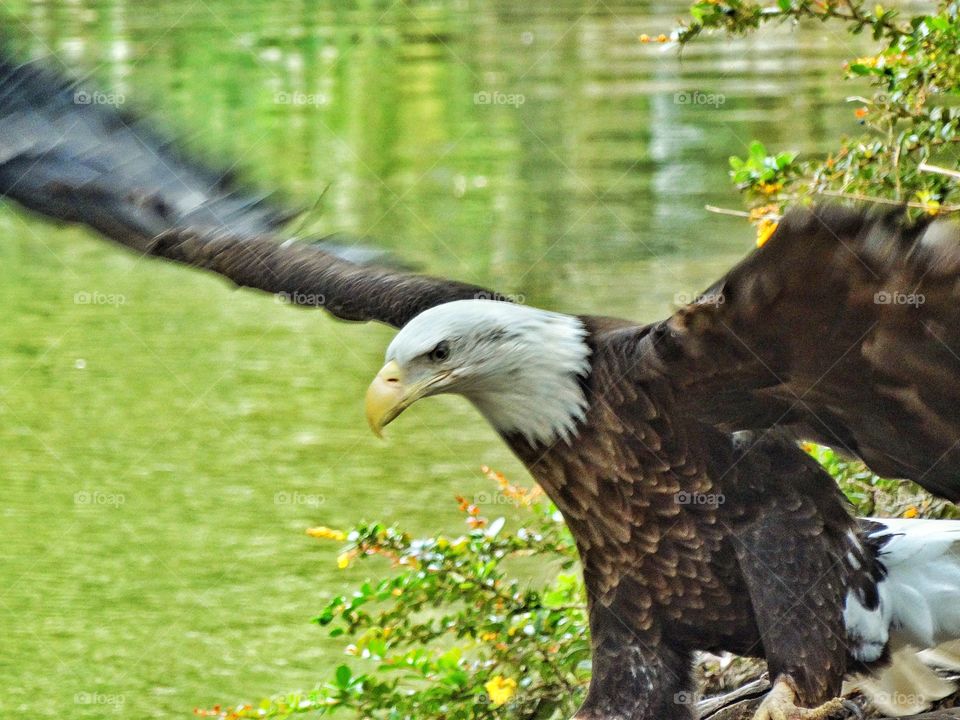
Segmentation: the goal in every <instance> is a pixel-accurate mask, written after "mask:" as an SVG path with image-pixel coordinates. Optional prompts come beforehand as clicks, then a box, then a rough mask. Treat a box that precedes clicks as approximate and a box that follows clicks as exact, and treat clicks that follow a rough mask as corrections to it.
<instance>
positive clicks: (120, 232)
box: [0, 49, 500, 327]
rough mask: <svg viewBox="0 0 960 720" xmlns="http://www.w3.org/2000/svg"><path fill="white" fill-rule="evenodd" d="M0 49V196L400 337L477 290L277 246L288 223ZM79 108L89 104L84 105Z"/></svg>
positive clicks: (294, 245)
mask: <svg viewBox="0 0 960 720" xmlns="http://www.w3.org/2000/svg"><path fill="white" fill-rule="evenodd" d="M97 97H98V96H97V95H96V92H95V91H93V90H90V89H88V88H86V87H84V86H82V85H79V84H77V83H76V82H74V81H72V80H71V79H69V78H67V77H65V76H63V75H62V74H60V73H59V72H57V71H55V70H53V69H52V68H51V67H49V66H46V65H44V64H41V63H37V62H34V63H26V64H24V63H18V62H17V61H16V60H13V59H11V58H10V57H9V56H7V54H6V53H5V51H3V50H2V49H0V196H5V197H8V198H11V199H13V200H16V201H17V202H19V203H20V204H21V205H23V206H24V207H26V208H29V209H30V210H33V211H35V212H38V213H40V214H41V215H44V216H47V217H49V218H53V219H57V220H63V221H67V222H76V223H81V224H83V225H86V226H88V227H90V228H92V229H94V230H96V231H98V232H99V233H101V234H103V235H105V236H106V237H108V238H111V239H113V240H115V241H117V242H119V243H120V244H122V245H125V246H126V247H128V248H130V249H131V250H133V251H135V252H138V253H145V254H148V255H153V256H156V257H160V258H164V259H167V260H172V261H176V262H179V263H184V264H187V265H191V266H194V267H198V268H201V269H204V270H208V271H211V272H214V273H217V274H219V275H222V276H223V277H225V278H227V279H228V280H230V281H232V282H234V283H236V284H237V285H240V286H244V287H250V288H256V289H259V290H263V291H266V292H270V293H277V294H282V295H283V296H284V297H285V298H287V299H288V300H289V301H290V302H291V303H295V304H303V305H315V306H321V307H323V308H325V309H326V310H328V311H329V312H330V313H332V314H333V315H335V316H336V317H339V318H342V319H346V320H376V321H380V322H385V323H388V324H391V325H394V326H397V327H400V326H402V325H404V324H405V323H406V322H407V321H409V320H410V319H411V318H413V317H414V316H416V315H417V314H418V313H420V312H422V311H423V310H425V309H427V308H429V307H432V306H434V305H439V304H441V303H444V302H449V301H451V300H461V299H468V298H473V297H484V298H499V297H500V296H498V295H495V294H494V293H491V292H490V291H487V290H484V289H483V288H481V287H478V286H474V285H468V284H464V283H457V282H452V281H448V280H444V279H439V278H432V277H427V276H420V275H415V274H412V273H404V272H398V271H395V270H392V269H387V268H380V267H372V266H368V265H361V264H357V263H354V262H350V261H349V260H347V259H346V258H345V257H343V253H338V252H336V251H334V250H333V249H331V248H330V247H326V246H324V245H323V244H322V243H315V242H297V241H291V240H287V241H286V242H284V241H283V238H282V232H283V227H284V224H285V223H287V222H288V221H289V220H290V219H291V218H292V217H293V216H294V215H295V214H296V213H295V212H292V211H290V210H289V209H288V208H286V207H284V206H283V205H282V204H281V203H279V202H278V201H277V200H276V199H275V198H274V197H272V196H270V195H266V194H262V193H256V192H253V191H250V190H248V189H246V188H243V187H241V186H240V185H239V184H238V183H237V182H236V181H235V179H234V178H233V177H232V174H231V173H228V172H220V171H217V170H215V169H214V168H211V167H207V166H205V165H203V164H201V163H199V162H197V161H195V160H192V159H190V158H188V157H187V156H186V155H185V154H184V153H182V152H181V151H180V150H178V149H177V146H176V144H175V143H174V142H172V141H171V139H170V138H168V137H166V136H164V135H163V134H162V133H160V132H158V131H157V130H156V129H155V128H154V127H152V126H151V125H150V124H149V123H148V122H147V121H145V120H143V119H142V118H140V117H138V116H136V115H135V114H133V113H128V112H121V111H119V110H117V109H116V108H115V107H112V106H110V105H106V104H101V103H99V102H94V101H93V100H94V99H95V98H97ZM85 100H86V102H84V101H85Z"/></svg>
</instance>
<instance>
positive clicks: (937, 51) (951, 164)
mask: <svg viewBox="0 0 960 720" xmlns="http://www.w3.org/2000/svg"><path fill="white" fill-rule="evenodd" d="M690 14H691V18H692V20H691V21H690V22H689V23H687V24H684V25H681V26H680V27H679V28H678V29H677V30H675V31H674V33H673V37H674V39H676V40H677V41H678V42H679V43H680V44H681V45H683V44H685V43H688V42H690V41H691V40H693V39H694V38H695V37H697V36H698V35H700V34H701V33H703V32H707V31H712V30H723V31H726V32H729V33H735V34H742V33H745V32H748V31H751V30H754V29H756V28H758V27H760V26H761V25H763V24H764V23H768V22H773V21H777V22H784V21H788V22H797V21H803V20H806V21H810V20H816V21H821V22H828V21H832V22H840V23H843V24H845V25H846V27H847V30H848V31H849V32H850V33H851V34H854V35H857V34H861V33H864V32H868V33H869V34H870V35H871V36H872V38H873V39H874V40H875V41H877V43H878V48H877V52H876V53H875V54H873V55H870V56H867V57H860V58H851V59H850V61H849V62H848V63H847V65H846V69H845V77H846V79H848V80H851V81H852V86H851V92H852V93H858V94H857V95H855V96H854V97H851V101H853V102H854V103H856V108H855V109H854V110H853V112H854V114H855V116H856V118H857V119H858V120H859V121H860V123H861V124H862V125H863V126H864V132H863V133H861V134H859V135H855V136H853V137H844V138H842V139H841V140H840V142H839V144H838V145H837V147H836V149H835V150H834V151H833V152H831V153H829V154H828V155H826V156H820V157H803V158H795V156H794V155H793V154H791V153H789V152H778V153H776V154H768V153H767V151H766V150H765V149H764V147H763V145H761V144H760V143H754V144H753V145H752V146H751V148H750V153H749V155H748V156H747V157H746V158H739V157H734V158H731V160H730V164H731V177H732V178H733V181H734V182H735V183H736V184H737V186H738V187H739V188H740V189H741V190H743V191H744V193H745V199H746V201H747V204H748V205H749V206H750V207H751V208H755V209H757V208H761V206H762V210H763V212H755V213H752V218H753V219H754V220H758V219H759V218H760V217H762V216H763V215H765V214H768V213H769V212H770V210H771V208H776V209H782V208H783V207H784V206H785V205H786V204H789V203H794V202H798V201H806V200H809V199H811V198H814V197H816V196H820V195H827V196H831V197H846V198H850V199H856V200H862V201H868V202H869V201H892V202H895V203H906V204H908V205H909V206H910V207H913V208H916V209H917V210H919V211H923V212H927V213H929V214H939V213H945V212H955V211H956V210H958V209H960V207H958V205H957V203H958V192H960V191H958V178H957V176H956V175H955V174H954V175H951V174H942V173H938V172H935V171H931V170H929V169H927V168H926V166H924V163H926V164H927V165H939V166H945V167H946V168H948V169H952V168H955V167H956V165H957V141H958V136H957V129H958V125H960V107H957V104H958V103H957V98H958V85H957V81H958V78H960V21H958V15H960V2H957V1H956V0H950V1H944V0H941V2H940V3H939V4H938V6H937V7H936V11H935V12H931V13H930V14H926V15H917V16H915V17H910V18H904V17H901V13H900V12H899V11H898V10H896V9H893V8H885V7H883V6H882V5H880V4H876V5H872V6H868V3H866V2H862V1H860V0H844V1H843V2H838V1H836V0H779V1H778V2H752V1H750V0H722V1H720V0H716V1H712V2H699V3H696V4H695V5H694V6H693V7H692V8H691V10H690ZM864 88H865V89H866V92H865V93H864V94H863V95H860V94H859V93H861V92H863V90H864Z"/></svg>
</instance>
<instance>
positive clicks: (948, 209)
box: [816, 190, 960, 215]
mask: <svg viewBox="0 0 960 720" xmlns="http://www.w3.org/2000/svg"><path fill="white" fill-rule="evenodd" d="M816 194H817V195H826V196H828V197H837V198H843V199H845V200H858V201H860V202H869V203H876V204H878V205H897V206H899V207H910V208H916V209H918V210H930V206H929V205H927V204H926V203H921V202H913V201H909V202H904V201H903V200H891V199H890V198H881V197H873V196H871V195H861V194H860V193H848V192H838V191H836V190H820V191H818V192H817V193H816ZM957 211H960V205H940V206H939V207H938V208H937V215H946V214H947V213H955V212H957Z"/></svg>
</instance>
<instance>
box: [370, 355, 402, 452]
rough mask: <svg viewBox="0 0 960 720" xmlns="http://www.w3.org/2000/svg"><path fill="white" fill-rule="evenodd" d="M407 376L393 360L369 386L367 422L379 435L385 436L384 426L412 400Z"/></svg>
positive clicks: (375, 433)
mask: <svg viewBox="0 0 960 720" xmlns="http://www.w3.org/2000/svg"><path fill="white" fill-rule="evenodd" d="M405 377H406V374H405V373H404V372H403V368H402V367H400V365H399V364H398V363H397V362H396V361H395V360H391V361H390V362H388V363H387V364H386V365H384V366H383V367H382V368H381V369H380V372H378V373H377V376H376V377H375V378H374V379H373V382H372V383H370V387H369V388H367V399H366V406H367V423H368V424H369V425H370V429H371V430H373V434H374V435H376V436H377V437H383V428H384V427H386V426H387V425H388V424H389V423H390V421H391V420H393V419H394V418H395V417H397V415H399V414H400V413H402V412H403V411H404V410H405V409H406V408H407V406H408V405H409V404H410V402H412V400H411V401H410V402H407V387H406V385H404V380H405Z"/></svg>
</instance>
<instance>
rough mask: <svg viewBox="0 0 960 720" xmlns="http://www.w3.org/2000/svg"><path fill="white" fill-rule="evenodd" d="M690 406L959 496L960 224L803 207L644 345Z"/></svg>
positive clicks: (645, 358)
mask: <svg viewBox="0 0 960 720" xmlns="http://www.w3.org/2000/svg"><path fill="white" fill-rule="evenodd" d="M636 342H637V344H638V346H637V352H638V353H639V354H640V356H641V360H640V362H639V367H638V370H637V371H636V372H638V373H639V374H640V375H641V376H642V375H644V374H645V373H649V372H651V371H653V372H655V373H656V374H660V375H665V376H666V377H668V378H669V379H670V381H671V383H672V384H673V385H674V387H675V388H676V389H677V390H678V392H677V396H678V398H679V399H680V401H681V402H682V404H683V408H684V410H685V411H686V412H689V413H692V414H693V415H695V416H696V417H697V418H699V419H701V420H705V421H707V422H710V423H713V424H716V425H718V426H720V427H721V428H722V429H726V430H740V429H755V428H767V427H773V426H777V425H781V426H792V427H793V428H794V429H795V430H796V432H797V434H798V435H799V436H801V437H804V438H808V439H811V440H816V441H819V442H824V443H827V444H830V445H833V446H835V447H837V448H840V449H842V450H845V451H847V452H849V453H851V454H853V455H856V456H859V457H860V458H862V459H863V460H864V461H865V462H866V463H867V464H868V465H869V466H870V467H871V468H873V470H875V471H876V472H878V473H880V474H881V475H886V476H889V477H906V478H910V479H912V480H915V481H917V482H918V483H920V484H921V485H923V486H924V487H926V488H927V489H929V490H931V491H932V492H935V493H938V494H940V495H943V496H945V497H948V498H950V499H952V500H957V499H960V230H958V226H957V225H956V224H954V223H952V222H948V221H946V220H941V221H937V222H934V223H929V224H927V223H920V224H915V225H912V226H911V225H908V224H907V223H906V222H905V221H904V220H903V219H902V217H901V216H900V215H899V214H896V215H891V214H887V215H883V216H878V215H869V214H865V213H864V212H861V211H858V210H851V209H843V208H837V207H828V208H816V209H814V210H804V209H797V210H794V211H791V212H790V213H789V214H788V215H787V216H786V217H785V218H784V220H783V221H782V223H781V224H780V227H779V228H778V229H777V231H776V232H775V233H774V235H773V237H772V238H771V239H770V240H769V241H768V243H767V244H766V245H765V246H764V247H762V248H760V249H758V250H756V251H754V252H753V253H752V254H751V255H750V256H748V257H747V258H746V259H745V260H744V261H743V262H741V263H740V264H739V265H737V266H736V267H734V268H733V269H732V270H731V271H730V272H729V273H728V274H727V275H726V276H725V277H724V278H723V279H721V280H720V281H719V282H718V283H716V284H715V285H714V286H713V287H711V288H710V289H709V290H708V291H707V292H706V293H704V296H703V298H702V302H700V303H699V304H694V305H690V306H687V307H684V308H682V309H681V310H680V311H679V312H677V313H676V314H675V315H673V316H672V317H671V318H669V319H667V320H665V321H664V322H662V323H660V324H659V325H657V326H655V327H654V328H652V329H650V330H649V331H648V332H647V333H646V334H645V335H644V336H643V337H642V338H638V339H637V340H636Z"/></svg>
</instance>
